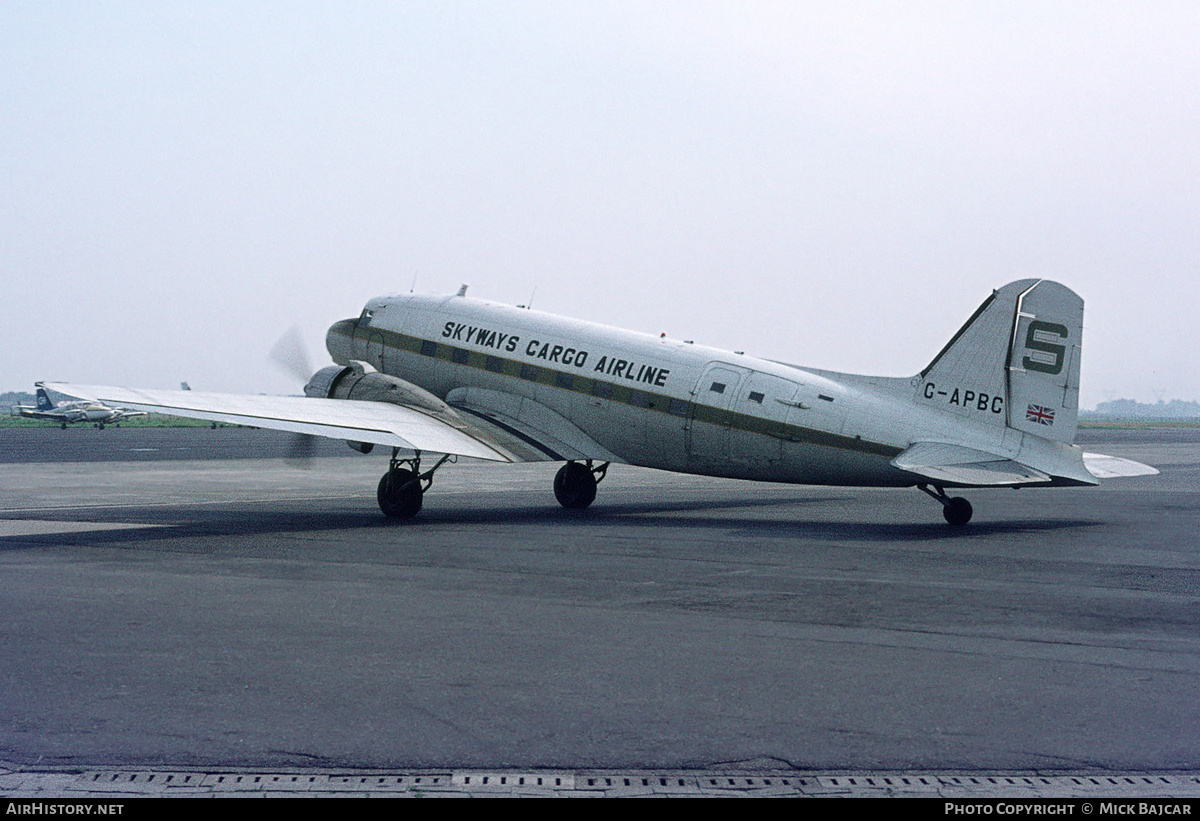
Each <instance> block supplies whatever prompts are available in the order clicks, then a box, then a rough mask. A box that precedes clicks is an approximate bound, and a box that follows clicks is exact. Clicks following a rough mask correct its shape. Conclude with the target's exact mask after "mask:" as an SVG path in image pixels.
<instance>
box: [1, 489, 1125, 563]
mask: <svg viewBox="0 0 1200 821" xmlns="http://www.w3.org/2000/svg"><path fill="white" fill-rule="evenodd" d="M345 502H346V500H345V499H344V498H341V499H331V500H329V501H328V502H327V503H321V502H317V503H316V504H314V503H313V502H312V501H311V500H309V501H307V502H306V503H305V508H304V509H303V510H297V509H296V508H295V503H294V502H278V503H268V504H262V503H256V504H255V506H254V508H253V509H245V508H239V507H238V503H231V505H229V506H224V505H222V506H220V507H212V506H205V507H203V508H188V507H186V506H183V507H178V508H171V509H170V511H169V512H168V511H164V510H162V509H161V508H159V509H155V510H143V511H130V510H124V511H122V514H121V517H120V518H121V520H122V521H126V522H138V523H141V524H146V525H150V526H149V527H144V528H137V529H116V530H96V531H82V532H75V533H54V534H38V535H26V536H11V537H0V550H13V549H21V548H23V547H35V546H45V545H52V544H57V545H80V546H84V545H104V544H116V543H126V544H128V543H142V542H155V541H161V540H164V539H188V538H199V539H208V540H211V539H219V538H222V537H234V536H266V535H271V534H285V533H296V532H307V533H321V532H332V531H343V530H354V529H360V528H361V529H367V530H372V531H377V532H380V533H387V534H392V535H394V536H396V537H398V539H403V538H406V537H413V538H419V537H420V535H421V531H422V530H423V529H424V530H433V531H436V530H440V529H441V528H442V527H444V526H446V525H452V526H461V525H485V526H495V527H496V528H499V529H503V528H514V529H516V528H522V527H531V526H532V527H541V526H551V527H558V528H562V529H563V530H564V532H570V531H573V530H577V529H582V528H586V529H589V530H592V531H595V530H596V529H597V528H612V529H614V530H615V529H627V528H631V527H637V528H646V527H657V528H663V529H673V530H678V529H679V528H688V529H693V530H695V531H697V533H701V532H705V531H711V530H717V531H721V532H724V533H728V532H729V531H730V530H731V529H732V530H734V531H736V532H737V534H738V535H739V537H744V538H776V539H796V540H801V541H812V540H818V541H837V540H849V541H867V542H906V541H922V542H926V541H931V540H943V539H945V540H961V539H966V538H978V537H981V536H989V535H994V534H1012V533H1019V532H1034V533H1048V532H1052V531H1060V530H1070V529H1078V528H1088V527H1094V526H1100V525H1103V524H1104V522H1103V521H1100V520H1092V519H1079V518H1071V519H1061V518H1059V519H1056V518H1039V519H1031V518H1022V519H1007V520H1002V521H995V522H987V521H981V522H980V521H977V522H975V523H972V524H971V525H970V526H969V527H967V528H952V527H948V526H947V525H946V524H944V523H942V522H940V521H934V520H932V519H931V520H930V521H928V522H878V521H875V522H872V521H858V522H846V521H829V520H828V519H822V518H817V517H811V516H810V517H798V516H796V515H795V514H796V511H795V510H794V508H796V507H798V506H804V505H817V504H819V505H828V504H830V503H840V504H847V503H852V502H853V497H849V496H847V497H830V496H827V495H826V496H794V497H787V496H784V497H779V496H774V497H772V498H769V499H762V498H728V499H703V500H701V499H690V500H689V499H678V500H669V501H655V502H644V503H630V504H620V503H618V502H610V503H609V504H606V505H598V506H595V507H592V508H588V509H586V510H579V511H565V510H563V509H561V508H558V507H551V506H549V505H547V506H545V507H529V506H511V507H509V506H506V507H494V506H488V507H482V506H480V505H479V504H478V503H477V502H476V503H474V504H472V505H470V506H458V505H455V504H453V503H444V504H442V505H440V506H438V507H436V508H432V509H427V510H425V511H422V513H421V514H420V515H419V516H418V517H417V519H416V520H414V521H411V522H408V523H402V524H398V523H396V522H394V521H391V520H388V519H384V518H381V517H380V516H379V514H378V512H377V511H375V510H374V509H371V508H366V507H364V508H363V509H362V510H345V509H338V508H337V507H336V506H337V505H344V504H345ZM773 507H776V508H786V509H787V510H786V511H781V512H780V514H779V515H778V516H767V517H764V516H763V515H762V514H761V513H758V514H754V515H752V516H746V515H740V514H738V513H737V512H736V511H739V510H744V511H751V510H759V511H763V510H766V509H768V508H773ZM861 507H862V510H863V512H864V513H867V514H869V513H870V511H871V509H872V507H873V506H872V505H871V504H869V503H863V504H862V505H861ZM714 511H725V512H726V513H727V514H728V515H720V514H715V513H713V512H714ZM138 513H141V514H142V515H138ZM706 513H708V514H710V515H703V514H706ZM93 518H94V511H92V512H91V515H81V516H80V519H79V520H83V521H90V520H92V519H93ZM156 525H157V526H156ZM514 535H515V534H514Z"/></svg>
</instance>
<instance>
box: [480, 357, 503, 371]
mask: <svg viewBox="0 0 1200 821" xmlns="http://www.w3.org/2000/svg"><path fill="white" fill-rule="evenodd" d="M483 367H485V368H487V369H488V370H489V371H491V372H492V373H501V372H503V371H504V360H503V359H501V358H500V357H498V356H489V357H488V358H487V359H486V360H484V363H483Z"/></svg>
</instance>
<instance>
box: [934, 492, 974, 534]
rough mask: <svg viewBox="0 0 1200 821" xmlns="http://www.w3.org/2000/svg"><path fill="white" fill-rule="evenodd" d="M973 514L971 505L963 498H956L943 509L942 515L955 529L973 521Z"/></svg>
mask: <svg viewBox="0 0 1200 821" xmlns="http://www.w3.org/2000/svg"><path fill="white" fill-rule="evenodd" d="M972 512H973V511H972V510H971V503H970V502H968V501H967V500H966V499H964V498H963V497H961V496H955V497H954V498H953V499H951V500H950V501H949V502H947V503H946V504H945V505H944V506H943V507H942V515H943V516H945V517H946V521H947V522H949V523H950V524H952V525H954V526H955V527H961V526H962V525H965V524H966V523H967V522H969V521H971V513H972Z"/></svg>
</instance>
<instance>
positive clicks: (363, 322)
mask: <svg viewBox="0 0 1200 821" xmlns="http://www.w3.org/2000/svg"><path fill="white" fill-rule="evenodd" d="M373 316H375V312H374V311H372V310H371V309H370V308H363V312H362V314H360V315H359V317H358V327H360V328H366V327H368V326H370V324H371V317H373Z"/></svg>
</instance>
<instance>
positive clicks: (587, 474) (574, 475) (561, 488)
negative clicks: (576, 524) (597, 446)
mask: <svg viewBox="0 0 1200 821" xmlns="http://www.w3.org/2000/svg"><path fill="white" fill-rule="evenodd" d="M607 473H608V462H605V463H604V464H603V465H601V466H600V467H593V466H592V460H591V459H588V460H587V464H586V465H584V464H581V463H579V462H567V463H566V464H565V465H563V466H562V467H561V468H559V469H558V473H557V474H555V476H554V497H555V498H556V499H558V503H559V504H560V505H562V506H563V507H565V508H570V509H572V510H582V509H583V508H585V507H587V506H588V505H590V504H591V503H592V502H594V501H595V500H596V485H598V484H600V481H601V480H602V479H603V478H604V477H605V475H606V474H607Z"/></svg>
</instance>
